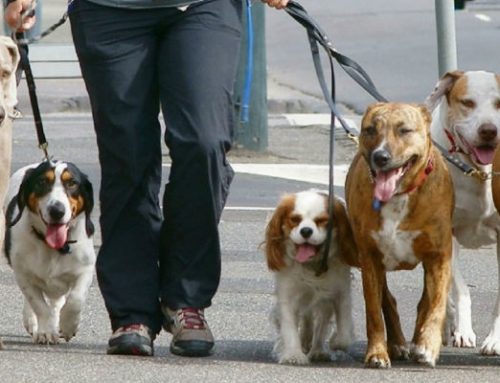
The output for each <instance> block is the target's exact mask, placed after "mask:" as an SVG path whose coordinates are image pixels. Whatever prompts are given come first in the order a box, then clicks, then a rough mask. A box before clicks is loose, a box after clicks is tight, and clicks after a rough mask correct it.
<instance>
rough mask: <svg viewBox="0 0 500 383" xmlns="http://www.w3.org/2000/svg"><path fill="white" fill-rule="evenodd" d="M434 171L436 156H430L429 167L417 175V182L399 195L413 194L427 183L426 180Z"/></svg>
mask: <svg viewBox="0 0 500 383" xmlns="http://www.w3.org/2000/svg"><path fill="white" fill-rule="evenodd" d="M433 169H434V156H433V155H432V154H431V155H430V156H429V159H428V160H427V165H426V166H425V168H423V169H422V170H421V171H420V173H418V174H417V176H416V177H415V181H414V182H413V183H412V184H411V185H410V186H409V187H408V188H406V190H404V191H402V192H401V193H398V194H405V193H411V192H412V191H413V190H415V189H417V188H419V187H420V186H422V184H423V183H424V182H425V179H426V178H427V176H428V175H429V174H430V173H431V172H432V170H433Z"/></svg>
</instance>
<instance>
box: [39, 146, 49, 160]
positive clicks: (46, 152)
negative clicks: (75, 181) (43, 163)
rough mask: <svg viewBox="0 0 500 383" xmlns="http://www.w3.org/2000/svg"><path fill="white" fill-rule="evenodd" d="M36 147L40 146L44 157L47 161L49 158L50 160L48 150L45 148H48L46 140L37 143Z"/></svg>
mask: <svg viewBox="0 0 500 383" xmlns="http://www.w3.org/2000/svg"><path fill="white" fill-rule="evenodd" d="M38 147H39V148H40V150H41V151H42V152H43V154H44V156H45V159H46V160H47V161H49V160H50V158H49V151H48V150H47V149H48V147H49V144H48V142H42V143H40V144H39V145H38Z"/></svg>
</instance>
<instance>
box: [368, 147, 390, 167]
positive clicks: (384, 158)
mask: <svg viewBox="0 0 500 383" xmlns="http://www.w3.org/2000/svg"><path fill="white" fill-rule="evenodd" d="M391 158H392V157H391V154H390V153H389V152H388V151H387V150H377V151H375V152H374V153H373V154H372V159H373V162H374V163H375V165H377V166H378V167H379V168H383V167H384V166H386V165H387V164H388V163H389V161H390V160H391Z"/></svg>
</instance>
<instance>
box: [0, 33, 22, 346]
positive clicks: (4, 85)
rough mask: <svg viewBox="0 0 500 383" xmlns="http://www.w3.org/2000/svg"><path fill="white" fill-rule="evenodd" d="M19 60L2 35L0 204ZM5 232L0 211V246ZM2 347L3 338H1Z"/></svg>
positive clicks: (4, 190)
mask: <svg viewBox="0 0 500 383" xmlns="http://www.w3.org/2000/svg"><path fill="white" fill-rule="evenodd" d="M18 62H19V52H18V50H17V46H16V44H15V43H14V41H12V39H11V38H9V37H7V36H0V206H2V205H3V201H4V198H5V194H6V193H7V186H8V185H9V175H10V163H11V155H12V119H13V116H14V107H15V106H16V104H17V88H16V75H15V73H16V68H17V64H18ZM4 234H5V216H4V214H3V212H0V248H1V247H2V243H3V238H4ZM0 348H2V340H1V339H0Z"/></svg>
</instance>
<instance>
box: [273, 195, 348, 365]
mask: <svg viewBox="0 0 500 383" xmlns="http://www.w3.org/2000/svg"><path fill="white" fill-rule="evenodd" d="M333 219H334V226H333V233H332V240H331V245H330V251H329V255H328V262H327V264H328V270H327V271H326V272H324V273H322V274H320V275H318V273H317V271H318V270H319V267H320V265H321V258H322V257H323V254H324V242H325V239H326V237H327V227H328V220H329V215H328V195H327V194H326V193H325V192H322V191H318V190H313V189H311V190H307V191H303V192H299V193H296V194H288V195H285V196H284V197H283V198H282V199H281V201H280V202H279V205H278V207H277V208H276V210H275V212H274V214H273V216H272V218H271V220H270V222H269V223H268V226H267V229H266V238H265V252H266V257H267V265H268V267H269V269H270V270H271V271H273V272H275V294H276V298H277V301H276V304H275V306H274V308H273V310H272V314H271V319H272V322H273V323H274V325H275V326H276V329H277V331H278V338H277V340H276V342H275V345H274V353H275V354H276V356H277V358H278V362H279V363H281V364H300V365H303V364H308V363H309V362H310V361H315V360H329V359H330V353H329V351H330V350H328V348H327V347H326V345H325V343H326V341H327V338H328V337H329V334H330V330H331V322H332V319H335V321H336V329H335V331H334V332H333V335H332V336H331V337H330V340H329V347H330V349H332V350H338V349H340V350H346V349H347V348H348V347H349V346H350V345H351V343H352V341H353V338H354V335H353V334H354V331H353V323H352V312H351V273H350V267H349V266H348V265H347V263H350V264H352V262H353V260H355V259H356V257H357V255H356V254H357V252H356V249H355V246H354V242H353V240H352V233H351V229H350V226H349V223H348V221H347V214H346V210H345V204H344V202H343V201H341V200H340V199H338V198H336V199H335V209H334V217H333Z"/></svg>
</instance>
